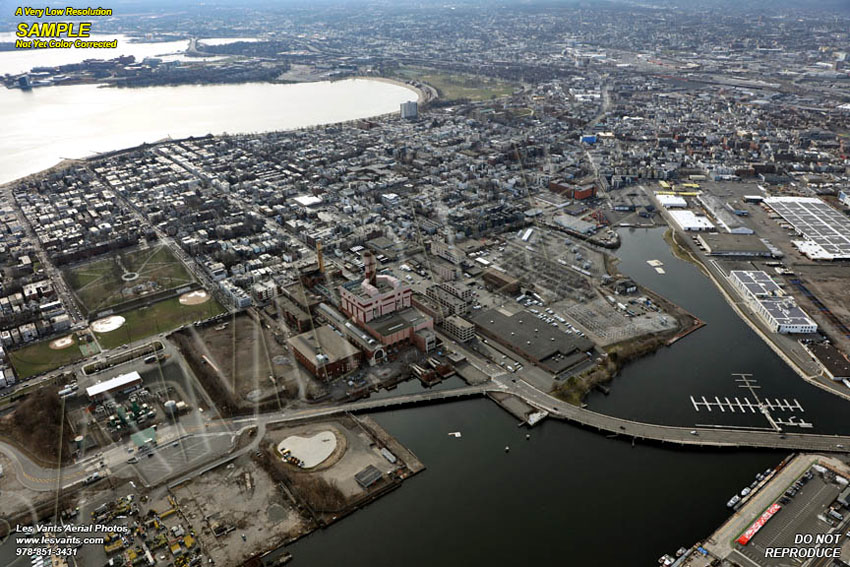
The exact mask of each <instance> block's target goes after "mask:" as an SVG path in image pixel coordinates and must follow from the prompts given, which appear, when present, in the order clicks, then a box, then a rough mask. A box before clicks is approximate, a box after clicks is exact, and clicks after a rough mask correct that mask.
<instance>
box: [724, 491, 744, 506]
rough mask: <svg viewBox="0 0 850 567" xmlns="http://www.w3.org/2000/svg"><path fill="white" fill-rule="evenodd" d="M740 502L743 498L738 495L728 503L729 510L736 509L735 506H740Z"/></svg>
mask: <svg viewBox="0 0 850 567" xmlns="http://www.w3.org/2000/svg"><path fill="white" fill-rule="evenodd" d="M740 501H741V497H740V496H738V495H737V494H736V495H735V496H733V497H732V499H731V500H729V502H727V503H726V507H727V508H734V507H735V505H736V504H738V502H740Z"/></svg>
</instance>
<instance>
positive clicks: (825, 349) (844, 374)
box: [809, 343, 850, 378]
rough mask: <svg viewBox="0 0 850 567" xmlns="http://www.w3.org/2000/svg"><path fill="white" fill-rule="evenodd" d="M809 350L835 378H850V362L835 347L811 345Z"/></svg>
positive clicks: (818, 344) (827, 344)
mask: <svg viewBox="0 0 850 567" xmlns="http://www.w3.org/2000/svg"><path fill="white" fill-rule="evenodd" d="M809 350H810V351H812V353H813V354H814V355H815V356H816V357H817V359H818V361H819V362H820V363H821V364H823V365H824V367H826V369H827V370H828V371H829V373H830V374H832V375H833V376H834V377H836V378H850V360H847V358H846V357H845V356H844V355H843V354H842V353H841V351H840V350H838V349H837V348H835V347H834V346H833V345H831V344H829V343H815V344H810V345H809Z"/></svg>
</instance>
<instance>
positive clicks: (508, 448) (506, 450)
mask: <svg viewBox="0 0 850 567" xmlns="http://www.w3.org/2000/svg"><path fill="white" fill-rule="evenodd" d="M510 450H511V448H510V447H508V446H507V445H505V453H507V452H508V451H510Z"/></svg>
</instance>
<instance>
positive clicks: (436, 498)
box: [291, 228, 847, 566]
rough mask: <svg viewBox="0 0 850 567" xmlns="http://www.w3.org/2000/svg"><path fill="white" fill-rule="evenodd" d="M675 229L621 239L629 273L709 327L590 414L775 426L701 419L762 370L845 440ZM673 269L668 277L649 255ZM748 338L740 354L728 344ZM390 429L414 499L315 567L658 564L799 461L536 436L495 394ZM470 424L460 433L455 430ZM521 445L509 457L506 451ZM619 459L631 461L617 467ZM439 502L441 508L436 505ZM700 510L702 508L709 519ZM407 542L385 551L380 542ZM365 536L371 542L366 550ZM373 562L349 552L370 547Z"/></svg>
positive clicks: (317, 541) (380, 510)
mask: <svg viewBox="0 0 850 567" xmlns="http://www.w3.org/2000/svg"><path fill="white" fill-rule="evenodd" d="M665 230H666V228H658V229H652V230H644V229H639V230H631V231H628V232H621V236H622V237H623V246H622V247H621V248H620V249H619V250H618V252H617V254H618V256H619V257H620V258H621V264H620V270H621V271H623V272H624V273H626V274H628V275H630V276H631V277H633V278H634V279H636V280H637V281H639V282H640V283H643V284H645V285H647V286H650V287H651V288H652V289H653V290H655V291H657V292H659V293H661V294H663V295H665V296H666V297H668V298H669V299H671V300H673V301H675V302H677V303H679V304H681V305H682V306H684V307H685V308H686V309H688V310H690V311H691V312H693V313H694V314H695V315H697V316H698V317H700V318H701V319H703V320H705V321H706V322H707V323H708V324H707V325H706V327H705V328H703V329H701V330H700V331H698V332H696V333H694V334H693V335H691V336H689V337H688V338H686V339H684V340H682V341H680V342H679V343H677V344H675V345H674V346H672V347H670V348H663V349H662V350H660V351H659V352H658V353H656V354H654V355H651V356H650V357H648V358H645V359H642V360H639V361H637V362H636V363H634V364H631V365H629V366H627V367H626V368H625V369H624V370H623V372H622V374H621V375H620V376H619V377H617V378H616V379H615V381H614V382H613V383H612V385H611V386H612V388H611V395H610V396H603V395H602V394H593V395H592V396H591V398H590V400H589V402H590V408H591V409H594V410H597V411H601V412H605V413H611V414H613V415H617V416H622V417H629V418H632V419H638V420H643V421H650V422H658V423H670V424H680V425H693V424H694V423H695V422H699V423H722V424H747V425H754V426H760V427H763V426H766V422H765V421H764V419H763V418H762V417H761V416H752V415H751V414H750V415H748V417H742V416H741V415H740V414H737V415H734V416H733V415H731V414H729V413H728V412H727V413H722V414H721V413H718V412H713V413H711V414H708V413H706V412H704V411H703V412H700V413H699V414H697V413H696V412H694V410H693V406H692V405H691V403H690V401H689V396H690V395H691V394H697V393H699V394H700V395H703V394H704V395H706V396H708V395H712V396H713V395H721V394H723V395H738V396H739V397H743V396H742V394H741V391H740V390H737V388H736V387H735V384H734V382H733V379H732V377H731V376H730V373H731V372H752V373H753V374H754V376H755V377H756V378H758V379H759V382H760V383H761V384H762V385H763V386H764V391H765V392H767V393H769V394H770V395H771V397H792V398H793V397H796V398H797V399H799V401H800V402H801V404H803V405H804V407H806V408H807V412H806V413H804V414H803V417H805V419H807V420H809V421H813V422H814V423H815V424H816V426H817V428H816V431H821V432H826V433H832V432H845V431H846V430H847V424H846V423H845V422H843V421H842V420H841V419H840V416H841V415H843V413H842V412H846V402H844V401H843V400H841V399H840V398H837V397H834V396H831V395H829V394H827V393H826V392H823V391H821V390H819V389H817V388H814V387H813V386H810V385H808V384H806V383H805V382H804V381H803V380H802V379H801V378H799V377H798V376H797V375H796V374H795V373H794V372H793V371H792V370H791V369H790V368H788V367H787V366H785V364H784V363H783V362H782V361H781V360H780V359H779V358H778V357H777V356H776V355H775V354H774V353H773V351H771V350H770V348H769V347H768V346H767V345H765V344H764V343H763V342H762V341H761V339H760V338H759V337H758V336H757V335H756V334H755V333H754V332H753V331H752V330H751V329H750V328H749V327H748V326H747V325H746V324H745V323H744V322H743V321H741V320H740V319H739V318H738V317H737V315H736V314H735V313H734V312H733V311H732V309H731V308H730V307H729V306H728V305H727V304H726V303H725V300H724V299H723V297H722V296H721V295H720V293H719V292H718V291H717V290H716V289H715V288H714V286H713V284H712V282H711V281H710V280H708V279H707V278H706V277H705V276H703V275H702V274H701V273H700V272H699V270H698V268H697V267H696V266H694V265H692V264H688V263H686V262H684V261H681V260H679V259H677V258H675V257H674V256H673V255H672V254H671V252H670V250H669V248H668V246H667V244H666V242H664V240H663V234H664V231H665ZM650 259H659V260H661V261H662V262H664V268H665V271H666V273H665V274H664V275H660V274H658V273H657V272H656V271H655V270H654V269H653V268H652V267H650V266H649V265H648V264H646V260H650ZM730 344H731V345H735V346H734V348H732V349H730V348H729V346H728V345H730ZM375 418H376V419H377V421H378V422H379V423H380V424H381V425H382V426H383V427H384V428H385V429H387V430H388V431H389V432H390V433H392V434H393V435H395V436H396V437H398V439H399V440H400V441H401V442H402V443H403V444H404V445H405V446H407V447H409V448H410V449H411V450H412V451H414V452H415V453H416V454H417V456H418V457H419V458H420V460H422V461H423V463H425V465H426V467H427V469H426V471H425V472H424V473H422V474H420V475H418V476H417V477H416V478H414V479H412V480H411V481H410V482H409V483H407V484H406V485H405V486H404V487H403V488H402V489H401V490H398V491H396V492H394V493H393V494H391V495H389V496H387V497H385V498H383V499H381V500H380V501H379V502H376V503H375V504H373V505H371V506H370V507H369V508H367V509H366V510H363V511H360V512H358V513H357V514H355V515H354V516H352V517H350V518H348V519H346V520H345V521H343V522H341V523H340V524H338V525H334V526H332V527H331V528H329V529H328V530H326V531H325V532H320V533H316V534H313V535H311V536H310V537H308V538H306V539H305V540H303V541H301V542H298V543H297V544H295V545H294V546H293V547H292V549H291V551H292V552H293V553H294V555H295V557H296V558H297V560H299V561H303V562H304V563H306V564H309V565H323V564H332V563H334V562H337V561H342V560H343V559H347V560H348V561H353V562H354V564H355V565H391V564H395V562H396V560H397V558H399V557H404V558H405V561H406V562H411V563H412V564H413V565H432V564H433V563H435V562H438V561H439V562H440V563H441V564H443V565H468V564H484V563H486V564H488V565H506V566H507V565H517V564H529V563H532V562H535V561H536V562H544V563H549V562H552V561H554V560H562V561H564V560H566V562H567V564H568V565H573V564H576V565H584V564H592V565H606V566H607V565H653V564H655V563H654V562H655V559H656V558H657V557H658V556H659V555H661V554H662V553H665V552H667V553H670V552H673V551H675V550H676V549H677V548H678V547H679V546H682V545H685V546H687V545H691V544H692V543H694V542H695V541H698V540H700V538H703V537H705V536H706V535H707V534H709V533H711V532H712V531H713V530H714V528H715V527H716V526H717V525H718V524H720V523H721V522H723V521H724V520H725V519H726V518H727V517H728V515H729V511H728V509H727V508H726V507H725V503H726V501H727V500H728V499H729V498H730V497H731V495H732V494H735V493H736V492H738V491H740V489H741V488H742V487H743V486H746V485H748V484H749V483H750V482H752V480H753V477H754V476H755V474H756V473H757V472H760V471H763V470H764V469H766V468H768V467H772V466H776V465H777V464H778V463H779V462H780V461H781V459H782V458H783V457H784V456H785V453H784V452H768V451H731V450H729V451H720V450H685V449H666V448H661V447H658V446H655V445H646V444H636V445H635V446H634V447H632V446H631V444H630V443H628V442H624V441H622V440H615V439H608V438H606V437H605V436H604V435H602V434H598V433H594V432H590V431H585V430H583V429H581V428H578V427H574V426H572V425H568V424H565V423H560V422H557V421H554V420H546V421H545V422H544V423H543V424H542V425H539V426H537V427H535V428H533V429H531V430H530V433H531V439H530V440H528V441H526V440H525V438H524V437H525V433H526V429H524V428H518V427H517V426H516V421H515V420H514V419H513V418H511V417H510V416H508V415H507V414H506V413H505V412H503V411H502V410H500V409H499V408H498V407H497V406H495V405H494V404H492V403H491V402H488V401H481V400H477V401H469V402H456V403H451V404H446V405H441V406H430V407H425V408H416V409H408V410H403V411H393V412H384V413H380V414H377V415H375ZM449 431H461V432H462V434H463V437H462V438H461V439H453V438H451V437H448V436H447V432H449ZM506 444H507V445H510V447H511V451H510V453H507V454H506V453H505V452H504V450H503V447H504V445H506ZM612 463H616V466H614V465H612ZM423 502H426V503H428V504H427V505H423V504H422V503H423ZM695 507H698V508H699V510H698V512H697V511H696V510H695ZM376 533H377V534H383V533H392V534H393V537H392V538H382V539H381V543H380V545H374V546H371V545H370V546H367V545H362V542H363V541H368V540H369V538H370V536H373V534H376ZM358 542H361V543H360V544H358ZM355 545H356V547H357V549H358V553H357V554H356V555H355V556H353V557H352V556H351V555H350V553H347V552H346V551H347V550H349V549H351V547H352V546H355Z"/></svg>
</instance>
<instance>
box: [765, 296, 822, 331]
mask: <svg viewBox="0 0 850 567" xmlns="http://www.w3.org/2000/svg"><path fill="white" fill-rule="evenodd" d="M759 303H761V304H762V306H764V308H765V309H766V310H767V312H768V313H770V316H771V317H773V319H774V320H775V321H776V322H777V323H779V324H780V325H814V324H815V322H814V321H812V320H811V319H810V318H809V316H808V315H806V312H805V311H803V310H802V309H800V306H798V305H797V304H796V303H795V302H794V300H793V299H792V298H784V299H783V298H780V297H768V298H764V299H760V300H759Z"/></svg>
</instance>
